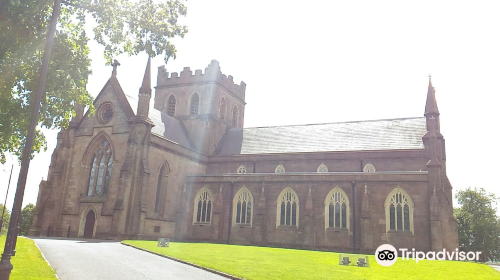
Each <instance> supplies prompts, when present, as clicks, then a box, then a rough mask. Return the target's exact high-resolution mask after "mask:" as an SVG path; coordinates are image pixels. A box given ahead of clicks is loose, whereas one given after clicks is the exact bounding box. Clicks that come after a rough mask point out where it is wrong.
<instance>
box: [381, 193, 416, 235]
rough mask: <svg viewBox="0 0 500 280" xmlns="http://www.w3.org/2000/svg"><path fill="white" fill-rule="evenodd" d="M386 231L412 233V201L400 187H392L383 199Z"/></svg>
mask: <svg viewBox="0 0 500 280" xmlns="http://www.w3.org/2000/svg"><path fill="white" fill-rule="evenodd" d="M385 216H386V230H387V231H409V232H412V233H413V201H412V200H411V198H410V196H409V195H408V194H407V193H406V192H405V191H404V190H403V189H401V188H399V187H397V188H396V189H394V190H393V191H392V192H391V193H390V194H389V195H388V196H387V199H386V200H385Z"/></svg>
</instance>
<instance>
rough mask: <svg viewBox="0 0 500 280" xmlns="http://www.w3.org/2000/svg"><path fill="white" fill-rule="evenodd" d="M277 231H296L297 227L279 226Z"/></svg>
mask: <svg viewBox="0 0 500 280" xmlns="http://www.w3.org/2000/svg"><path fill="white" fill-rule="evenodd" d="M277 229H282V230H296V229H298V226H284V225H279V226H278V227H277Z"/></svg>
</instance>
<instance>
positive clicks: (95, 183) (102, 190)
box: [87, 139, 113, 196]
mask: <svg viewBox="0 0 500 280" xmlns="http://www.w3.org/2000/svg"><path fill="white" fill-rule="evenodd" d="M90 166H91V169H90V175H89V181H88V184H87V196H103V195H107V194H108V188H109V180H110V177H111V171H112V167H113V152H112V150H111V145H110V144H109V142H108V140H106V139H104V140H102V142H100V143H99V146H97V148H96V149H95V151H94V155H93V156H92V161H91V162H90Z"/></svg>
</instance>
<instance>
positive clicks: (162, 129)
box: [125, 94, 193, 149]
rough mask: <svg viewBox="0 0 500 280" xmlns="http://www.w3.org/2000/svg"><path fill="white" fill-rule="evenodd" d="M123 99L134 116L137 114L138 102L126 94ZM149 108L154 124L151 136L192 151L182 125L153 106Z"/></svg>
mask: <svg viewBox="0 0 500 280" xmlns="http://www.w3.org/2000/svg"><path fill="white" fill-rule="evenodd" d="M125 97H126V98H127V100H128V103H129V104H130V107H132V110H133V111H134V114H137V105H138V102H139V101H138V100H137V98H135V97H132V96H130V95H127V94H125ZM150 108H151V109H150V111H149V118H150V119H151V121H152V122H153V124H154V126H153V128H152V129H151V132H152V133H153V134H156V135H159V136H161V137H163V138H165V139H168V140H170V141H172V142H175V143H177V144H179V145H181V146H183V147H186V148H189V149H193V147H192V145H191V143H190V142H189V138H188V136H187V131H186V129H185V128H184V125H183V124H182V123H181V122H180V121H179V120H178V119H176V118H173V117H171V116H169V115H167V114H165V113H163V112H160V111H158V110H156V109H155V108H154V107H153V106H151V107H150Z"/></svg>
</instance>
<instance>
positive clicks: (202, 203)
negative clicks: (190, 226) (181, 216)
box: [193, 187, 213, 224]
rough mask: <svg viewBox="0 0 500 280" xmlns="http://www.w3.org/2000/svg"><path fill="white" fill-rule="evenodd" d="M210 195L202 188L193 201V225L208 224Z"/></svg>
mask: <svg viewBox="0 0 500 280" xmlns="http://www.w3.org/2000/svg"><path fill="white" fill-rule="evenodd" d="M212 201H213V199H212V193H211V192H210V190H209V189H207V188H206V187H203V188H202V189H201V190H200V191H199V192H198V193H197V194H196V196H195V199H194V215H193V223H204V224H209V223H210V220H211V218H212V203H213V202H212Z"/></svg>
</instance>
